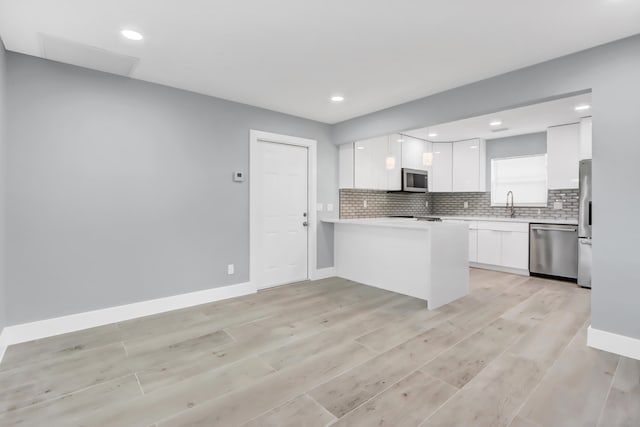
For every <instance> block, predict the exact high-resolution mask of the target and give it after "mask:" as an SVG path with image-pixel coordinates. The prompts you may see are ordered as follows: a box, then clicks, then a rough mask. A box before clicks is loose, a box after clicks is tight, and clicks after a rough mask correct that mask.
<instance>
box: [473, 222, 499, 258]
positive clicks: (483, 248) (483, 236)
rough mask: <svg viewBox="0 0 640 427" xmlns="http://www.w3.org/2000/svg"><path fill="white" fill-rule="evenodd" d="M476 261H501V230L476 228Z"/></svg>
mask: <svg viewBox="0 0 640 427" xmlns="http://www.w3.org/2000/svg"><path fill="white" fill-rule="evenodd" d="M477 259H478V262H479V263H481V264H491V265H500V264H501V263H502V231H498V230H478V257H477Z"/></svg>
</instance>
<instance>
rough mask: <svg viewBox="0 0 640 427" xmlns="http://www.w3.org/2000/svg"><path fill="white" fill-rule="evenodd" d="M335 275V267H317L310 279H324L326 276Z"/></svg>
mask: <svg viewBox="0 0 640 427" xmlns="http://www.w3.org/2000/svg"><path fill="white" fill-rule="evenodd" d="M335 275H336V268H335V267H327V268H319V269H317V270H316V271H315V273H314V274H312V277H310V279H311V280H320V279H326V278H328V277H334V276H335Z"/></svg>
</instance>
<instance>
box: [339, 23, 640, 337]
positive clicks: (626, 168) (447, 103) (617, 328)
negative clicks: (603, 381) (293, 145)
mask: <svg viewBox="0 0 640 427" xmlns="http://www.w3.org/2000/svg"><path fill="white" fill-rule="evenodd" d="M638 76H640V35H636V36H634V37H630V38H627V39H624V40H620V41H617V42H614V43H610V44H607V45H603V46H600V47H596V48H593V49H589V50H586V51H583V52H579V53H576V54H573V55H569V56H565V57H562V58H558V59H555V60H552V61H548V62H545V63H541V64H538V65H534V66H531V67H528V68H524V69H521V70H517V71H514V72H511V73H507V74H503V75H501V76H497V77H494V78H491V79H487V80H483V81H480V82H477V83H473V84H470V85H466V86H462V87H459V88H457V89H453V90H450V91H447V92H443V93H440V94H436V95H433V96H429V97H426V98H422V99H419V100H416V101H413V102H410V103H407V104H403V105H399V106H396V107H392V108H389V109H386V110H382V111H379V112H376V113H373V114H369V115H366V116H362V117H359V118H355V119H352V120H348V121H345V122H342V123H339V124H336V125H334V127H333V140H334V142H335V143H344V142H349V141H355V140H358V139H364V138H369V137H373V136H377V135H385V134H389V133H392V132H398V131H406V130H408V129H416V128H420V127H425V126H431V125H436V124H438V123H446V122H450V121H453V120H459V119H463V118H466V117H473V116H477V115H481V114H488V113H493V112H496V111H501V110H503V109H506V108H511V107H515V106H521V105H526V104H529V103H532V102H538V101H542V100H547V99H553V98H557V97H559V96H562V95H567V94H572V93H582V92H585V91H588V90H592V92H593V93H592V103H593V109H592V113H593V123H594V124H593V184H594V185H593V201H594V205H593V209H594V215H593V216H594V218H595V223H594V227H593V237H594V245H593V290H592V304H591V305H592V318H591V320H592V326H593V327H594V328H597V329H602V330H605V331H609V332H613V333H616V334H621V335H626V336H630V337H634V338H640V310H639V309H638V307H639V304H640V303H639V302H640V269H638V268H637V265H636V264H637V260H636V258H637V254H638V243H637V242H638V241H640V228H638V227H636V226H635V224H636V223H637V215H638V212H640V200H639V199H638V198H637V197H633V195H636V194H638V183H639V182H640V168H638V166H637V163H638V159H640V120H638V100H640V78H638Z"/></svg>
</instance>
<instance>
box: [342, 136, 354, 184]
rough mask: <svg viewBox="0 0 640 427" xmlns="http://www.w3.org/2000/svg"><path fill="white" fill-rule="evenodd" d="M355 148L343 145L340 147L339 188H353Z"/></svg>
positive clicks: (351, 145)
mask: <svg viewBox="0 0 640 427" xmlns="http://www.w3.org/2000/svg"><path fill="white" fill-rule="evenodd" d="M353 146H354V144H353V143H351V144H342V145H340V146H339V147H338V187H339V188H340V189H342V188H353Z"/></svg>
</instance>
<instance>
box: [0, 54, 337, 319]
mask: <svg viewBox="0 0 640 427" xmlns="http://www.w3.org/2000/svg"><path fill="white" fill-rule="evenodd" d="M8 82H9V86H8V96H9V98H8V101H9V105H10V108H9V111H8V120H9V138H8V142H9V147H8V159H9V164H8V194H7V197H8V199H7V207H8V209H7V224H8V227H7V247H8V251H7V266H8V269H7V277H8V280H7V283H8V289H7V291H8V292H7V297H8V300H9V301H11V304H10V306H9V307H8V322H9V323H8V324H17V323H22V322H29V321H35V320H39V319H45V318H51V317H54V316H61V315H67V314H71V313H77V312H83V311H87V310H93V309H99V308H104V307H110V306H114V305H119V304H126V303H132V302H136V301H141V300H147V299H151V298H158V297H164V296H170V295H176V294H181V293H185V292H191V291H197V290H201V289H208V288H212V287H217V286H224V285H228V284H234V283H241V282H246V281H248V280H249V234H248V233H249V185H248V182H245V183H241V184H238V183H233V182H232V179H231V177H232V171H234V170H244V171H247V172H248V169H249V129H259V130H264V131H270V132H277V133H283V134H289V135H295V136H300V137H307V138H313V139H317V140H318V144H319V145H318V201H319V202H323V203H325V204H326V203H334V204H337V202H338V190H337V188H338V184H337V164H338V162H337V147H336V146H335V145H333V144H332V143H331V140H330V127H329V126H328V125H325V124H321V123H318V122H313V121H310V120H304V119H300V118H296V117H293V116H288V115H284V114H280V113H275V112H271V111H267V110H264V109H259V108H255V107H250V106H247V105H242V104H238V103H233V102H228V101H224V100H220V99H216V98H212V97H208V96H203V95H197V94H194V93H190V92H186V91H181V90H177V89H172V88H168V87H164V86H159V85H154V84H149V83H145V82H141V81H136V80H132V79H128V78H123V77H119V76H114V75H109V74H104V73H99V72H95V71H90V70H86V69H82V68H78V67H74V66H69V65H63V64H59V63H54V62H50V61H46V60H42V59H37V58H34V57H29V56H24V55H20V54H15V53H9V54H8ZM229 263H234V264H235V266H236V274H235V275H233V276H228V275H227V273H226V265H227V264H229ZM332 265H333V228H332V227H331V226H325V225H323V224H320V225H319V236H318V267H319V268H323V267H328V266H332Z"/></svg>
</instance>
